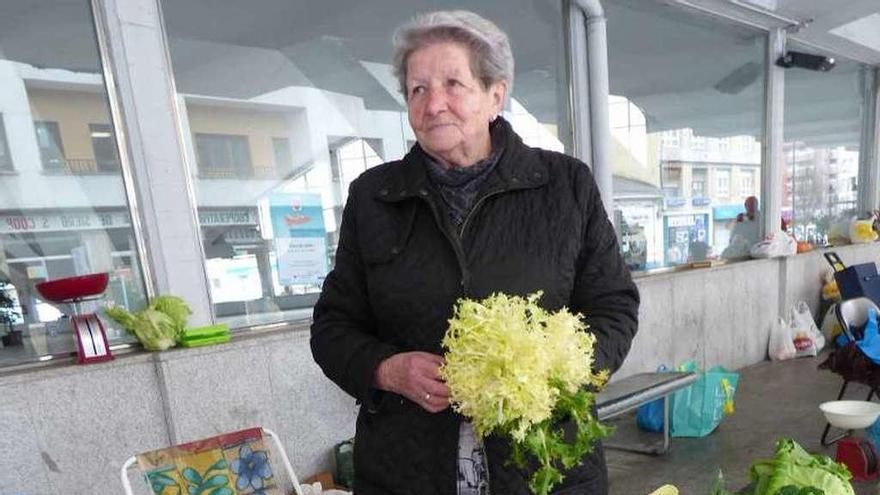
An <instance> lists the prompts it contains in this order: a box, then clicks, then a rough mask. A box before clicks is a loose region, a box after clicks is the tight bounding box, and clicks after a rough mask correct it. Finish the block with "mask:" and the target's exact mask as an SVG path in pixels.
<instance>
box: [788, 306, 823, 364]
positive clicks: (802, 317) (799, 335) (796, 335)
mask: <svg viewBox="0 0 880 495" xmlns="http://www.w3.org/2000/svg"><path fill="white" fill-rule="evenodd" d="M789 323H790V325H791V338H792V343H793V344H794V348H795V349H796V352H795V357H806V356H815V355H817V354H819V351H821V350H822V348H823V347H825V337H824V336H823V335H822V332H820V331H819V328H818V327H817V326H816V322H815V320H813V313H811V312H810V307H809V306H807V303H806V302H804V301H798V302H796V303H795V304H794V305H793V306H792V307H791V321H790V322H789Z"/></svg>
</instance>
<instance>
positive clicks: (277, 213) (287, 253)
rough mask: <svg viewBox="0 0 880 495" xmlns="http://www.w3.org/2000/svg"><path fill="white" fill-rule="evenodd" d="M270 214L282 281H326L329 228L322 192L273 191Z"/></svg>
mask: <svg viewBox="0 0 880 495" xmlns="http://www.w3.org/2000/svg"><path fill="white" fill-rule="evenodd" d="M269 216H270V218H271V219H272V235H273V237H274V240H275V255H276V260H277V261H276V263H277V268H278V279H279V280H278V281H279V283H280V284H281V285H305V284H309V285H320V284H321V283H323V282H324V277H326V276H327V231H326V230H325V229H324V211H323V208H322V207H321V195H320V194H316V193H277V194H273V195H271V196H270V198H269Z"/></svg>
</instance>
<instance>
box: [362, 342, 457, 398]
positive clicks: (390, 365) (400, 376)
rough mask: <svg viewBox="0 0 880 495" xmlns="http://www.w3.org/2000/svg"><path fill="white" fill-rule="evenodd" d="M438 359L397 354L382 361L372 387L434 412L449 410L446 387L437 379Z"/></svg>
mask: <svg viewBox="0 0 880 495" xmlns="http://www.w3.org/2000/svg"><path fill="white" fill-rule="evenodd" d="M444 362H445V361H444V360H443V357H442V356H438V355H437V354H431V353H428V352H401V353H400V354H395V355H393V356H391V357H390V358H388V359H386V360H384V361H382V362H381V363H380V364H379V367H378V368H377V369H376V374H375V376H374V377H373V381H374V384H375V386H376V388H378V389H380V390H387V391H389V392H394V393H396V394H399V395H402V396H404V397H406V398H407V399H409V400H411V401H413V402H415V403H416V404H418V405H420V406H422V408H423V409H425V410H426V411H428V412H432V413H436V412H440V411H442V410H444V409H446V408H447V407H449V388H448V387H447V386H446V383H444V382H443V379H442V378H440V373H439V370H440V366H442V365H443V363H444Z"/></svg>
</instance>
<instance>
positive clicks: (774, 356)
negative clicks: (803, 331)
mask: <svg viewBox="0 0 880 495" xmlns="http://www.w3.org/2000/svg"><path fill="white" fill-rule="evenodd" d="M796 352H797V349H795V347H794V341H793V340H792V338H791V327H790V326H789V324H788V322H787V321H785V319H784V318H777V319H776V323H775V324H774V325H773V328H771V329H770V344H769V345H768V347H767V353H768V354H769V355H770V359H771V360H773V361H782V360H784V359H791V358H793V357H794V355H795V353H796Z"/></svg>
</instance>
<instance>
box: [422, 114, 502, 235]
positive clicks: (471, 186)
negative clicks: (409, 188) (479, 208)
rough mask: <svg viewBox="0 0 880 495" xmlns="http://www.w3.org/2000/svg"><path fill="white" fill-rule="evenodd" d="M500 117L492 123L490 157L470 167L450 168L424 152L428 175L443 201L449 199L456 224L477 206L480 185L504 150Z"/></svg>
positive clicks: (462, 221) (490, 129) (451, 216)
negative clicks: (475, 203)
mask: <svg viewBox="0 0 880 495" xmlns="http://www.w3.org/2000/svg"><path fill="white" fill-rule="evenodd" d="M500 120H501V119H495V121H494V122H492V124H490V126H489V132H490V134H491V136H492V152H491V153H489V156H488V157H486V158H484V159H482V160H480V161H478V162H477V163H475V164H473V165H471V166H469V167H448V168H447V167H446V166H445V165H443V164H442V163H440V162H438V161H437V160H435V159H434V158H432V157H431V156H430V155H428V154H427V153H426V154H425V157H426V159H425V168H426V169H427V171H428V177H429V178H430V180H431V182H432V183H433V184H434V186H436V187H437V190H438V191H439V193H440V197H441V198H443V202H444V203H446V207H447V208H446V210H447V212H448V213H449V218H450V219H451V220H452V221H453V223H455V225H456V227H459V228H461V226H462V224H463V223H464V220H465V218H467V216H468V213H470V211H471V208H473V206H474V202H475V201H476V199H477V194H478V193H479V192H480V187H481V186H482V185H483V183H484V182H486V178H488V177H489V174H491V173H492V170H494V169H495V165H497V164H498V161H499V158H501V154H502V153H503V152H504V148H503V146H502V139H501V138H502V136H501V134H502V132H503V130H501V126H500V125H498V123H499V121H500Z"/></svg>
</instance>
